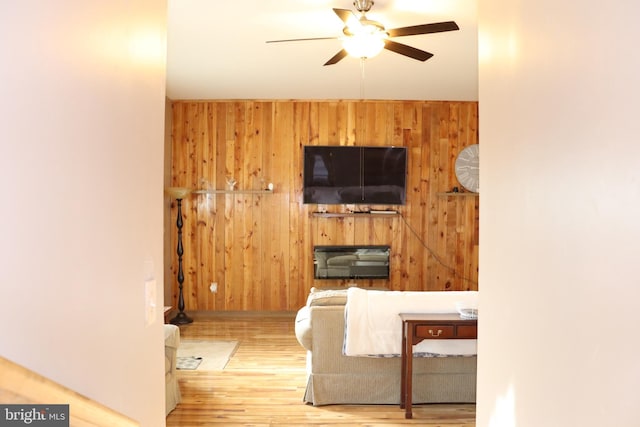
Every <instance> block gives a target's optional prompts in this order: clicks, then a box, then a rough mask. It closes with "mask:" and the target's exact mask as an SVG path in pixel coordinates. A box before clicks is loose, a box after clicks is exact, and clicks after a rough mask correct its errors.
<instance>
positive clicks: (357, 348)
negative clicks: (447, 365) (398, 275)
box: [344, 287, 478, 356]
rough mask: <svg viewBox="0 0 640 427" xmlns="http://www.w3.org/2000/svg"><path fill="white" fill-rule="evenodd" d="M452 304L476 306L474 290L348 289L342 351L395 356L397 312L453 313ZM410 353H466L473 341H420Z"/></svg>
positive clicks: (399, 332)
mask: <svg viewBox="0 0 640 427" xmlns="http://www.w3.org/2000/svg"><path fill="white" fill-rule="evenodd" d="M456 304H460V306H461V307H464V308H476V309H477V308H478V305H477V304H478V292H477V291H438V292H429V291H424V292H411V291H372V290H365V289H360V288H355V287H353V288H349V290H348V291H347V304H346V307H345V339H344V354H345V355H347V356H397V355H400V354H401V347H402V321H401V320H400V317H399V316H398V314H399V313H457V312H458V309H457V306H456ZM413 352H414V354H417V353H433V354H436V355H456V356H469V355H475V354H476V353H477V340H423V341H422V342H421V343H419V344H417V345H416V346H414V348H413Z"/></svg>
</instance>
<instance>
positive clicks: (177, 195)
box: [167, 187, 193, 325]
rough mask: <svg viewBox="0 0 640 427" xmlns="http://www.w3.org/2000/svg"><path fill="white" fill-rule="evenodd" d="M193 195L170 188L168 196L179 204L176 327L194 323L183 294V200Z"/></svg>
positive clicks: (180, 189) (178, 188) (186, 190)
mask: <svg viewBox="0 0 640 427" xmlns="http://www.w3.org/2000/svg"><path fill="white" fill-rule="evenodd" d="M189 193H191V190H190V189H188V188H183V187H169V188H167V194H168V195H169V196H170V197H172V198H174V199H176V202H177V203H178V219H177V220H176V227H177V228H178V249H177V251H176V253H177V254H178V289H179V290H180V292H179V295H178V310H180V311H179V312H178V314H176V316H175V317H174V318H173V319H171V323H173V324H174V325H185V324H187V323H191V322H193V319H192V318H190V317H189V316H187V314H186V313H185V312H184V296H183V294H182V283H183V282H184V273H183V272H182V254H183V253H184V249H183V247H182V199H184V198H185V197H186V196H188V195H189Z"/></svg>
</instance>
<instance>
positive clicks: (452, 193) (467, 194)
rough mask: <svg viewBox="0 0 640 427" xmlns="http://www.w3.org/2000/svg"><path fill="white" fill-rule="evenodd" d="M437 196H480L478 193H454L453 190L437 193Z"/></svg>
mask: <svg viewBox="0 0 640 427" xmlns="http://www.w3.org/2000/svg"><path fill="white" fill-rule="evenodd" d="M438 196H443V197H449V196H452V197H480V193H460V192H458V193H454V192H452V191H451V192H448V193H438Z"/></svg>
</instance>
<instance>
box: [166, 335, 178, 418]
mask: <svg viewBox="0 0 640 427" xmlns="http://www.w3.org/2000/svg"><path fill="white" fill-rule="evenodd" d="M179 346H180V329H178V327H177V326H176V325H164V381H165V385H164V386H165V399H166V400H165V412H166V415H169V413H170V412H171V411H173V410H174V409H175V407H176V405H177V404H178V403H180V401H181V395H180V387H179V386H178V378H177V376H176V362H177V359H178V357H177V353H178V347H179Z"/></svg>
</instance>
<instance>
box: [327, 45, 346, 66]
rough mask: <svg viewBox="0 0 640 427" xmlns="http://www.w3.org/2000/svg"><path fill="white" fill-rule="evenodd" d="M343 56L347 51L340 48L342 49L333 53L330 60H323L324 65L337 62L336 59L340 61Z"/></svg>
mask: <svg viewBox="0 0 640 427" xmlns="http://www.w3.org/2000/svg"><path fill="white" fill-rule="evenodd" d="M345 56H347V51H346V50H344V49H342V50H340V52H338V53H336V54H335V55H333V57H332V58H331V59H330V60H328V61H327V62H325V63H324V65H333V64H335V63H337V62H338V61H340V60H341V59H342V58H344V57H345Z"/></svg>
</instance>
